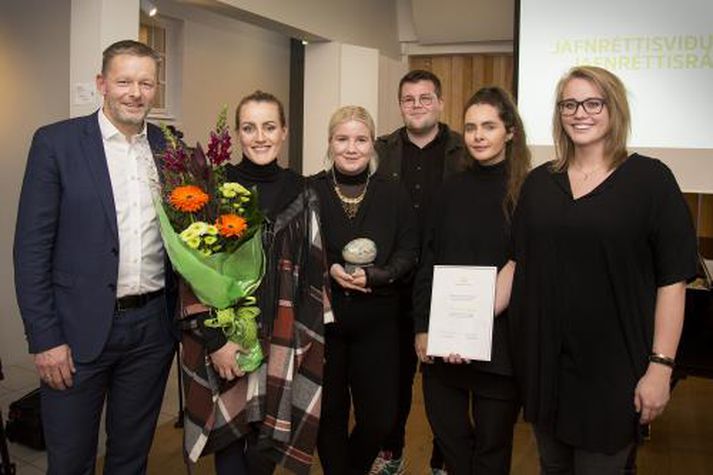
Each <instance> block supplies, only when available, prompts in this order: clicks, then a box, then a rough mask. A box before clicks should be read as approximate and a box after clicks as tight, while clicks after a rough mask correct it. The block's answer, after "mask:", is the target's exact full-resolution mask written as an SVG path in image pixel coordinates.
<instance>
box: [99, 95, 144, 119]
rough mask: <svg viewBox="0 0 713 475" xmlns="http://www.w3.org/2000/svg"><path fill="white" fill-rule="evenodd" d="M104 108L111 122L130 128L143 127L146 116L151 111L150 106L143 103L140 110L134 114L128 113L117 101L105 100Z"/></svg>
mask: <svg viewBox="0 0 713 475" xmlns="http://www.w3.org/2000/svg"><path fill="white" fill-rule="evenodd" d="M105 106H106V109H107V110H108V111H109V114H110V115H111V118H112V119H113V120H115V121H117V122H118V123H120V124H124V125H131V126H141V125H143V123H144V120H145V119H146V116H147V115H148V114H149V111H150V110H151V107H150V105H147V104H146V103H145V102H144V103H143V105H142V106H141V107H140V108H138V109H136V110H135V111H134V112H129V111H127V110H126V108H125V107H124V106H123V105H122V104H121V103H120V102H119V101H117V100H113V99H106V100H105Z"/></svg>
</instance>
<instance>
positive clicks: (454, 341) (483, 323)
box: [427, 266, 498, 361]
mask: <svg viewBox="0 0 713 475" xmlns="http://www.w3.org/2000/svg"><path fill="white" fill-rule="evenodd" d="M497 274H498V270H497V268H496V267H481V266H434V267H433V287H432V293H431V316H430V319H429V324H428V348H427V354H428V355H429V356H448V355H450V354H459V355H460V356H461V357H462V358H467V359H470V360H481V361H490V351H491V349H492V345H493V319H494V313H495V281H496V278H497Z"/></svg>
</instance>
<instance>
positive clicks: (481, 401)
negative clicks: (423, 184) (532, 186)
mask: <svg viewBox="0 0 713 475" xmlns="http://www.w3.org/2000/svg"><path fill="white" fill-rule="evenodd" d="M463 139H464V141H465V145H466V147H467V149H468V153H469V154H470V156H471V158H472V161H471V163H470V166H469V167H468V169H466V170H464V171H463V172H461V173H458V174H457V175H454V176H453V177H452V178H450V179H449V180H448V181H447V182H445V183H444V186H443V189H442V192H441V193H440V194H439V196H438V199H437V200H436V204H435V206H433V207H432V209H433V210H435V212H433V213H432V216H430V217H429V219H428V221H427V226H426V230H425V233H424V243H423V250H422V254H421V256H422V261H421V264H420V266H419V270H418V273H417V277H416V282H415V287H414V308H415V312H414V318H415V322H414V328H415V331H416V339H415V347H416V353H417V356H418V358H419V360H420V361H421V363H422V367H423V393H424V402H425V406H426V414H427V416H428V421H429V423H430V425H431V428H432V430H433V433H434V435H435V438H436V441H437V443H438V445H439V448H440V449H441V452H442V453H443V456H444V459H445V463H446V468H447V470H448V473H449V474H453V475H460V474H463V475H469V474H471V473H478V474H492V475H495V474H502V475H506V474H508V473H510V458H511V453H512V437H513V425H514V424H515V420H516V418H517V414H518V411H519V408H520V405H519V402H518V396H517V390H516V386H515V380H514V378H513V368H512V363H511V357H510V345H509V341H508V340H509V335H508V329H509V327H508V324H509V322H508V315H507V310H506V309H505V307H506V306H507V301H508V296H509V292H510V289H509V284H510V282H511V279H512V270H513V265H512V264H510V265H506V264H507V261H508V259H507V248H508V243H509V235H510V220H511V216H512V212H513V211H514V209H515V205H516V203H517V199H518V196H519V193H520V187H521V185H522V183H523V181H524V180H525V177H526V175H527V173H528V171H529V169H530V152H529V150H528V149H527V145H526V140H525V130H524V128H523V124H522V120H521V119H520V116H519V114H518V112H517V108H516V107H515V104H514V102H513V100H512V98H511V97H510V94H508V93H507V92H506V91H505V90H503V89H501V88H499V87H486V88H482V89H480V90H479V91H477V92H476V93H475V94H474V95H473V97H471V98H470V99H469V100H468V102H467V103H466V104H465V117H464V128H463ZM434 264H445V265H476V266H494V267H497V268H498V270H499V272H500V273H499V276H500V277H499V278H498V285H497V290H496V305H495V311H496V317H495V323H494V326H493V341H492V354H491V359H490V361H470V362H468V361H466V360H464V359H463V358H461V357H460V356H459V355H457V354H451V355H449V356H448V357H444V358H431V357H429V356H428V355H427V353H426V343H427V339H428V333H427V332H428V322H429V309H430V306H431V288H432V284H433V282H432V281H433V278H432V276H433V266H434ZM464 363H469V364H464Z"/></svg>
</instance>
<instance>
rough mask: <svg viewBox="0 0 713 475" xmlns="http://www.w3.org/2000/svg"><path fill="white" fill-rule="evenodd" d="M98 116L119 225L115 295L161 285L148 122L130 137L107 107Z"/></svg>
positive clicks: (162, 280) (161, 249)
mask: <svg viewBox="0 0 713 475" xmlns="http://www.w3.org/2000/svg"><path fill="white" fill-rule="evenodd" d="M98 116H99V128H100V130H101V134H102V140H103V142H104V152H105V154H106V162H107V166H108V167H109V177H110V179H111V189H112V192H113V194H114V206H115V208H116V223H117V227H118V231H119V278H118V282H117V286H116V296H117V298H121V297H124V296H127V295H140V294H145V293H148V292H152V291H154V290H159V289H162V288H163V286H164V269H163V257H164V256H163V252H164V251H163V243H162V241H161V234H160V233H159V225H158V218H157V217H156V211H155V209H154V205H153V199H152V193H151V187H150V180H151V178H152V177H155V176H156V168H155V167H156V165H155V163H154V161H153V154H152V153H151V147H150V146H149V141H148V138H147V135H146V124H145V123H144V128H143V130H142V131H141V133H139V134H138V135H135V136H133V137H131V138H130V139H127V138H126V136H124V134H122V133H121V132H119V130H117V128H116V127H114V124H112V123H111V122H110V121H109V119H108V118H107V117H106V115H104V111H103V110H100V111H99V114H98Z"/></svg>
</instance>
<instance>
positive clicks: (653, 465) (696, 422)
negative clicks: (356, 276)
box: [149, 378, 713, 475]
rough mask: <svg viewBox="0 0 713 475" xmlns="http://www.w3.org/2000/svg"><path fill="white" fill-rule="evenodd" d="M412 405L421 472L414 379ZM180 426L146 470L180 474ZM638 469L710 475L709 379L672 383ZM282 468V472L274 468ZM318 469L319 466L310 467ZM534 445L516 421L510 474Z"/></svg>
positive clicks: (425, 453) (411, 469)
mask: <svg viewBox="0 0 713 475" xmlns="http://www.w3.org/2000/svg"><path fill="white" fill-rule="evenodd" d="M415 387H416V388H417V390H416V391H415V400H414V406H413V409H412V413H411V417H410V419H409V424H408V428H407V448H406V456H407V458H408V461H409V464H408V470H407V473H410V474H414V475H421V474H424V473H426V467H427V464H428V458H429V456H430V444H431V438H430V431H429V429H428V423H427V422H426V418H425V415H424V411H423V400H422V398H421V396H420V381H417V382H416V386H415ZM180 444H181V433H180V430H177V429H174V428H173V426H172V424H164V425H162V426H161V427H159V428H158V429H157V434H156V439H155V441H154V445H153V449H152V452H151V459H150V464H149V473H150V474H157V475H158V474H176V475H177V474H181V473H186V469H185V467H184V465H183V461H182V456H181V450H180V446H181V445H180ZM638 466H639V474H643V475H674V474H676V475H679V474H686V475H711V474H713V381H711V380H707V379H699V378H689V379H687V380H684V381H682V382H681V383H679V385H678V386H677V387H676V390H675V391H674V394H673V398H672V400H671V403H670V404H669V407H668V408H667V411H666V412H665V413H664V415H663V416H662V417H661V418H660V419H658V420H657V421H656V422H655V423H654V425H653V427H652V438H651V440H650V441H648V442H646V443H645V444H644V446H643V447H642V448H641V449H640V451H639V457H638ZM212 472H213V470H212V460H211V459H210V458H206V459H205V460H202V461H201V462H200V463H199V464H198V466H197V467H196V470H195V472H194V473H196V474H209V473H212ZM278 473H287V472H278ZM312 473H314V474H321V473H322V471H321V470H320V469H319V467H315V468H314V469H313V470H312ZM537 473H538V467H537V447H536V445H535V440H534V437H533V435H532V432H531V430H530V428H529V426H528V425H527V424H525V423H523V422H519V423H518V424H517V426H516V430H515V448H514V453H513V462H512V470H511V474H514V475H535V474H537Z"/></svg>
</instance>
